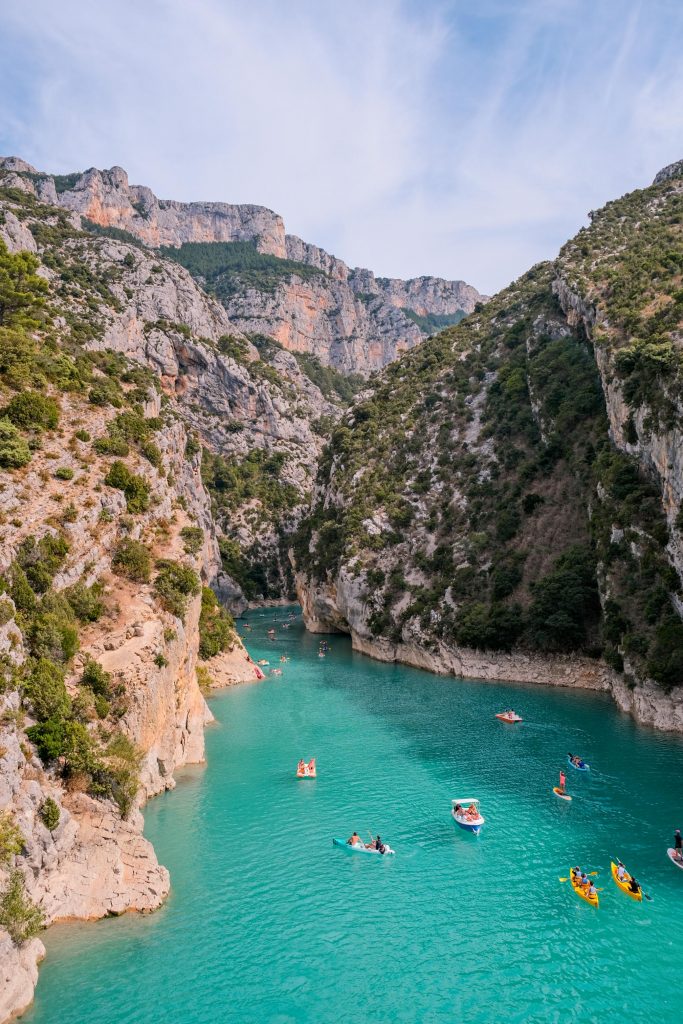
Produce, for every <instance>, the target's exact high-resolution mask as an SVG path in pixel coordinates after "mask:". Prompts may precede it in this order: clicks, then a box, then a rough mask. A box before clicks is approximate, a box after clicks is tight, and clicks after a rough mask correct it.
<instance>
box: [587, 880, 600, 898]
mask: <svg viewBox="0 0 683 1024" xmlns="http://www.w3.org/2000/svg"><path fill="white" fill-rule="evenodd" d="M588 895H589V896H590V897H591V898H592V897H593V896H597V895H598V890H597V889H596V888H595V882H590V883H589V885H588Z"/></svg>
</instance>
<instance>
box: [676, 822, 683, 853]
mask: <svg viewBox="0 0 683 1024" xmlns="http://www.w3.org/2000/svg"><path fill="white" fill-rule="evenodd" d="M674 857H675V858H676V860H680V861H683V836H681V830H680V828H677V829H676V831H675V832H674Z"/></svg>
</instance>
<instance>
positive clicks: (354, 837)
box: [346, 832, 363, 846]
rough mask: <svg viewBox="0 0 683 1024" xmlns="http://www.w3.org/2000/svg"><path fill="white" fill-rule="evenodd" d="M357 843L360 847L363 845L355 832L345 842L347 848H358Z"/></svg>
mask: <svg viewBox="0 0 683 1024" xmlns="http://www.w3.org/2000/svg"><path fill="white" fill-rule="evenodd" d="M359 843H360V845H361V846H362V845H363V840H362V839H361V837H360V836H359V835H358V833H357V832H354V833H353V835H352V836H351V838H350V839H347V840H346V845H347V846H358V844H359Z"/></svg>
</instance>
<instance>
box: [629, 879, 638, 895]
mask: <svg viewBox="0 0 683 1024" xmlns="http://www.w3.org/2000/svg"><path fill="white" fill-rule="evenodd" d="M628 887H629V889H630V890H631V892H633V893H639V892H640V882H637V881H636V880H635V878H633V877H631V879H630V881H629V883H628Z"/></svg>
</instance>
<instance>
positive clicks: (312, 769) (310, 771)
mask: <svg viewBox="0 0 683 1024" xmlns="http://www.w3.org/2000/svg"><path fill="white" fill-rule="evenodd" d="M306 771H307V772H308V774H309V775H313V773H314V772H315V758H314V757H312V758H311V760H310V761H309V762H308V764H307V765H306Z"/></svg>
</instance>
